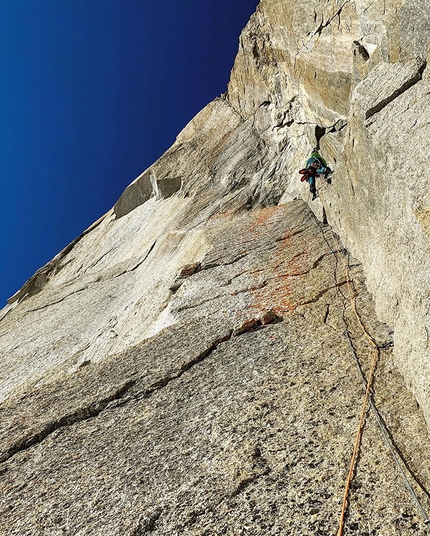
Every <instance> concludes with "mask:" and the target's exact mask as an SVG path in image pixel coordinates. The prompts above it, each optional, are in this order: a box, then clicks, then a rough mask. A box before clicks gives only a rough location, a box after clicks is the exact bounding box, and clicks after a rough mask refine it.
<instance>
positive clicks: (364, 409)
mask: <svg viewBox="0 0 430 536" xmlns="http://www.w3.org/2000/svg"><path fill="white" fill-rule="evenodd" d="M330 230H331V234H332V236H333V239H334V240H335V241H336V239H335V236H334V233H333V229H331V228H330ZM342 262H343V263H344V267H345V279H346V282H347V284H348V292H349V296H350V298H351V304H352V307H353V310H354V313H355V316H356V318H357V321H358V324H359V325H360V327H361V330H362V332H363V334H364V335H365V337H366V338H367V339H368V340H369V342H370V344H371V345H372V347H373V350H374V353H373V359H372V364H371V367H370V372H369V376H368V379H367V384H366V393H365V395H364V400H363V407H362V409H361V416H360V421H359V423H358V429H357V435H356V438H355V443H354V449H353V452H352V456H351V463H350V465H349V471H348V476H347V479H346V484H345V492H344V495H343V501H342V511H341V514H340V521H339V530H338V533H337V536H342V535H343V529H344V524H345V515H346V510H347V508H348V497H349V490H350V488H351V482H352V478H353V476H354V468H355V463H356V461H357V455H358V451H359V448H360V445H361V439H362V436H363V428H364V422H365V417H366V412H367V406H368V403H369V396H370V391H371V389H372V383H373V376H374V373H375V369H376V364H377V362H378V358H379V347H378V345H377V344H376V342H375V340H374V339H373V337H372V336H371V335H370V334H369V332H368V331H367V330H366V328H365V326H364V324H363V321H362V320H361V318H360V315H359V314H358V311H357V304H356V297H357V295H356V293H355V292H354V290H353V288H352V281H351V278H350V272H349V266H348V264H347V263H346V262H344V260H343V259H342Z"/></svg>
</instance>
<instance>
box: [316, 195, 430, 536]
mask: <svg viewBox="0 0 430 536" xmlns="http://www.w3.org/2000/svg"><path fill="white" fill-rule="evenodd" d="M320 189H321V188H320ZM318 224H319V226H320V228H321V232H322V235H323V237H324V240H325V242H326V244H327V246H328V247H329V249H330V250H331V252H332V253H333V255H334V257H335V259H336V265H337V263H338V259H339V257H338V256H337V252H339V251H340V250H339V249H337V251H335V250H334V249H333V248H332V247H331V245H330V243H329V241H328V240H327V239H326V237H325V233H324V230H323V229H322V226H321V224H320V223H319V221H318ZM330 231H331V235H332V238H333V241H334V242H338V240H337V239H336V238H335V235H334V232H333V230H332V228H331V227H330ZM342 249H344V248H343V247H342ZM342 261H343V258H342ZM344 266H345V280H346V282H347V285H348V293H349V296H350V299H351V304H352V307H353V310H354V314H355V316H356V318H357V321H358V324H359V325H360V328H361V330H362V332H363V334H364V335H365V337H366V338H367V339H368V341H369V342H370V344H371V346H372V348H373V359H372V363H371V367H370V372H369V376H368V379H367V382H366V378H365V376H364V374H363V371H362V369H361V365H360V362H359V360H358V357H357V355H356V352H355V349H354V347H353V345H352V342H351V339H350V336H349V332H348V328H347V325H346V321H345V317H344V315H342V319H343V322H344V324H345V333H346V336H347V340H348V342H349V345H350V348H351V351H352V353H353V355H354V358H355V360H356V364H357V367H358V370H359V373H360V376H361V378H362V381H363V383H364V384H365V385H366V391H365V397H364V400H363V406H362V410H361V415H360V421H359V425H358V429H357V434H356V439H355V443H354V449H353V453H352V456H351V462H350V466H349V471H348V476H347V480H346V484H345V491H344V496H343V501H342V510H341V515H340V520H339V529H338V532H337V536H343V530H344V524H345V515H346V511H347V508H348V497H349V491H350V488H351V483H352V479H353V476H354V468H355V465H356V460H357V455H358V452H359V449H360V445H361V439H362V435H363V428H364V423H365V416H366V412H367V407H368V404H369V403H370V407H371V408H372V411H373V413H374V414H375V416H376V420H377V423H378V426H379V428H380V430H381V433H382V436H383V438H384V441H385V443H386V444H387V446H388V448H389V450H390V453H391V455H392V457H393V459H394V462H395V464H396V466H397V468H398V469H399V471H400V473H401V475H402V477H403V479H404V481H405V484H406V487H407V488H408V490H409V491H410V493H411V495H412V497H413V499H414V502H415V503H416V505H417V507H418V509H419V510H420V512H421V514H422V516H423V518H424V525H426V526H428V525H430V518H429V516H428V515H427V513H426V511H425V510H424V508H423V506H422V504H421V502H420V500H419V498H418V496H417V494H416V493H415V491H414V489H413V488H412V485H411V483H410V482H409V479H408V478H407V476H406V473H405V471H404V470H403V467H402V466H401V464H400V462H399V459H398V456H397V454H396V452H395V450H394V448H393V445H392V444H391V441H390V439H389V435H388V431H387V429H386V426H385V425H384V424H383V423H382V420H381V416H380V415H379V412H378V410H377V408H376V406H375V403H374V402H373V400H372V397H371V389H372V384H373V378H374V373H375V370H376V365H377V362H378V358H379V354H380V350H381V348H380V347H379V346H378V344H377V342H376V341H375V339H374V338H373V337H372V336H371V335H370V333H369V332H368V331H367V329H366V327H365V326H364V324H363V321H362V319H361V317H360V315H359V314H358V310H357V303H356V297H357V295H356V293H355V292H354V290H353V288H352V280H351V277H350V271H349V263H346V262H344ZM335 280H336V284H337V278H336V269H335ZM342 294H343V293H342Z"/></svg>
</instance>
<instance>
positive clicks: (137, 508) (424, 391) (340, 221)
mask: <svg viewBox="0 0 430 536" xmlns="http://www.w3.org/2000/svg"><path fill="white" fill-rule="evenodd" d="M425 4H426V3H425V2H424V1H423V2H419V1H406V2H405V1H403V2H402V1H396V2H391V3H390V5H386V2H383V0H375V1H373V2H370V1H369V2H351V1H348V0H347V1H345V0H343V1H342V2H335V1H329V2H326V3H321V2H317V1H308V2H304V1H303V0H299V1H298V2H291V1H289V0H267V1H266V0H262V1H261V2H260V5H259V7H258V9H257V12H256V13H255V15H253V17H252V18H251V20H250V22H249V23H248V25H247V27H246V28H245V30H244V32H243V33H242V35H241V37H240V44H239V53H238V56H237V58H236V62H235V66H234V68H233V71H232V75H231V81H230V84H229V87H228V91H227V92H226V94H224V95H222V96H221V97H219V98H217V99H215V100H214V101H213V102H212V103H210V104H209V105H208V106H207V107H206V108H204V109H203V110H202V111H201V112H200V113H199V114H198V115H197V116H196V117H195V118H194V119H193V120H192V121H191V122H190V123H189V125H188V126H187V127H186V128H185V129H184V130H183V131H182V132H181V133H180V134H179V135H178V138H177V140H176V142H175V144H174V145H173V146H172V147H171V148H170V149H169V151H167V153H166V154H165V155H163V156H162V157H161V158H160V159H159V160H158V161H157V162H155V163H154V164H153V165H152V166H151V167H150V168H149V169H147V170H145V171H144V172H143V173H142V174H141V175H140V176H139V177H138V178H137V179H136V180H135V181H134V182H133V183H131V184H130V186H129V187H128V188H127V189H126V190H125V192H124V194H123V195H122V196H121V198H120V199H119V200H118V202H117V203H116V204H115V206H114V207H113V209H112V210H111V211H110V212H109V213H108V214H106V215H105V216H104V217H102V218H101V219H100V220H99V221H98V222H95V224H94V225H93V226H92V227H90V228H89V229H88V230H86V231H85V232H84V233H83V234H82V235H81V236H80V237H78V238H77V239H76V240H75V241H74V242H73V243H72V244H70V245H69V246H68V247H66V248H65V249H64V250H63V251H62V252H60V253H59V254H58V255H57V256H56V257H55V258H54V259H53V260H52V261H51V262H50V263H48V264H47V265H46V266H45V267H43V268H41V269H40V270H38V272H37V273H36V274H35V276H34V277H33V278H32V279H31V280H29V281H28V282H27V283H26V284H25V285H24V286H23V288H22V289H21V290H19V291H18V292H17V293H16V294H15V296H13V297H12V298H11V299H10V300H9V304H8V305H7V307H6V308H5V309H3V311H1V312H0V349H1V355H2V359H1V361H0V379H1V381H0V400H1V405H0V410H1V415H2V427H1V431H0V434H1V438H2V439H1V442H0V478H1V480H0V486H1V499H0V501H1V503H0V504H1V514H0V533H1V534H3V533H4V534H5V535H24V534H25V535H31V536H33V535H39V534H40V535H42V534H43V535H49V536H50V535H57V534H65V535H82V536H83V535H87V534H88V535H99V534H100V535H101V534H104V535H106V534H107V535H109V536H110V535H129V536H138V535H141V534H146V533H150V532H152V533H154V534H160V535H161V534H163V535H183V534H190V535H191V534H195V535H203V534H205V535H211V534H231V535H240V534H258V535H260V534H261V535H266V534H292V535H297V536H299V535H309V536H310V535H312V536H315V535H321V536H328V535H333V534H336V532H337V528H338V523H339V516H340V509H341V502H342V498H343V489H344V485H345V480H346V475H347V472H348V466H349V462H350V458H351V453H352V448H353V443H354V439H355V434H356V430H357V426H358V422H359V414H360V411H361V405H362V400H363V396H364V391H365V387H364V385H363V378H362V376H361V373H363V374H364V376H365V377H366V376H367V374H368V372H369V369H370V362H371V359H372V354H373V348H372V345H371V344H370V343H369V339H368V337H366V336H365V335H364V334H363V327H364V328H365V329H366V330H367V331H368V333H369V334H370V336H371V337H372V338H373V339H374V341H375V344H376V345H378V346H380V348H381V350H380V360H379V363H378V366H377V369H376V375H375V379H374V384H373V391H372V392H373V398H374V402H375V404H376V408H377V410H378V411H379V414H380V416H381V421H380V422H381V423H382V428H383V429H385V428H386V430H387V432H386V433H387V434H388V437H389V440H388V444H389V445H390V446H391V448H392V449H393V451H394V452H397V459H398V462H399V464H400V466H401V467H402V468H403V470H404V472H405V474H406V476H407V478H408V479H409V481H410V483H411V485H412V487H413V489H414V490H415V492H416V494H417V496H418V499H419V500H420V501H421V503H422V507H423V508H424V509H425V510H427V511H429V510H430V498H429V492H428V491H427V490H428V489H429V487H430V474H429V468H428V459H429V454H430V452H429V446H428V445H429V441H428V432H427V429H428V428H427V426H426V422H425V418H427V424H428V422H430V403H429V385H430V370H429V368H430V360H429V351H428V329H429V324H428V310H429V260H428V259H429V258H430V257H429V253H430V251H429V232H430V231H429V229H430V216H429V214H430V208H429V207H430V199H429V194H428V192H427V183H428V178H427V177H428V163H429V156H428V147H427V145H426V143H427V141H428V140H429V139H430V126H429V125H430V118H429V115H430V114H429V109H430V108H429V94H430V90H429V82H428V70H427V68H426V67H427V54H428V52H427V51H428V39H429V36H430V16H429V14H428V13H430V11H429V10H428V6H426V5H425ZM318 144H319V145H320V147H321V151H322V154H323V155H324V156H325V157H326V158H327V160H328V161H329V163H330V165H331V167H332V168H333V169H334V175H333V180H332V183H331V184H328V183H326V182H323V181H321V182H319V183H318V188H319V198H318V199H317V200H316V201H310V196H309V192H308V187H307V185H306V183H301V182H300V180H299V174H298V172H297V171H298V169H300V168H301V167H303V165H304V162H305V160H306V158H307V156H308V154H309V151H310V150H311V149H312V147H314V146H316V145H318ZM310 209H312V211H313V212H312V211H311V210H310ZM345 248H347V249H345ZM348 251H350V252H351V254H350V253H348ZM356 259H358V260H356ZM350 280H352V283H350ZM369 291H370V292H371V293H372V295H373V298H372V296H371V294H369ZM375 307H376V312H375ZM355 308H356V310H357V314H358V316H357V314H356V312H355ZM360 324H363V326H361V325H360ZM356 358H357V359H358V361H357V360H356ZM360 370H361V372H360ZM416 400H418V402H419V405H418V404H417V402H416ZM421 410H422V412H423V413H421ZM424 514H425V512H421V511H420V508H419V507H418V506H417V504H416V503H415V502H414V499H413V498H412V496H411V493H410V490H408V488H407V485H406V483H405V482H404V480H403V477H402V476H401V474H400V472H399V469H398V467H396V463H395V461H394V460H393V458H392V456H391V454H390V449H389V446H388V445H387V444H386V442H385V441H384V440H383V434H382V433H381V430H380V429H379V427H378V421H377V419H376V418H375V414H374V412H369V413H368V414H367V418H366V423H365V430H364V437H363V441H362V445H361V449H360V456H359V459H358V462H357V466H356V471H355V474H354V479H353V485H352V489H351V495H350V503H349V510H348V512H347V518H346V531H345V534H355V535H357V536H358V535H361V536H364V535H387V536H391V535H396V534H399V535H406V534H410V535H415V534H426V531H425V528H424V525H423V517H424Z"/></svg>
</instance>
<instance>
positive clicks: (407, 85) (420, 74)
mask: <svg viewBox="0 0 430 536" xmlns="http://www.w3.org/2000/svg"><path fill="white" fill-rule="evenodd" d="M426 67H427V62H426V61H423V64H422V65H421V67H420V68H419V69H418V71H417V72H416V73H415V75H414V76H412V77H411V78H409V80H406V82H404V83H403V84H402V85H401V86H400V87H399V88H398V89H396V90H395V91H394V92H393V93H392V94H391V95H389V96H388V97H386V98H385V99H383V100H382V101H381V102H378V104H376V105H375V106H372V108H369V110H367V111H366V115H365V118H366V119H370V118H371V117H372V116H373V115H375V114H377V113H378V112H380V111H381V110H383V109H384V108H385V107H386V106H387V105H388V104H390V102H393V101H394V100H395V99H397V98H398V97H400V95H402V94H403V93H405V91H407V90H408V89H410V88H411V87H412V86H414V85H415V84H417V83H418V82H420V81H421V80H422V77H423V73H424V71H425V69H426Z"/></svg>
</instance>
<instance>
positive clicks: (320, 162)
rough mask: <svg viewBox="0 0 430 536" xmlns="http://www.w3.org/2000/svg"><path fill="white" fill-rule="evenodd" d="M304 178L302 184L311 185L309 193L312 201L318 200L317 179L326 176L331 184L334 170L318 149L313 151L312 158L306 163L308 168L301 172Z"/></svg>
mask: <svg viewBox="0 0 430 536" xmlns="http://www.w3.org/2000/svg"><path fill="white" fill-rule="evenodd" d="M299 173H300V174H301V175H303V177H302V179H301V180H302V182H303V181H306V182H308V183H309V191H310V192H311V194H312V201H313V200H314V199H316V198H317V189H316V179H317V178H318V177H320V176H321V175H324V179H326V180H327V182H328V183H329V184H330V183H331V179H330V178H329V176H330V175H331V173H333V172H332V170H331V169H330V168H329V167H328V165H327V162H326V161H325V159H324V158H323V157H322V156H321V155H320V154H319V152H318V149H313V150H312V152H311V156H310V157H309V158H308V160H307V162H306V167H305V168H304V169H301V170H300V171H299Z"/></svg>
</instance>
